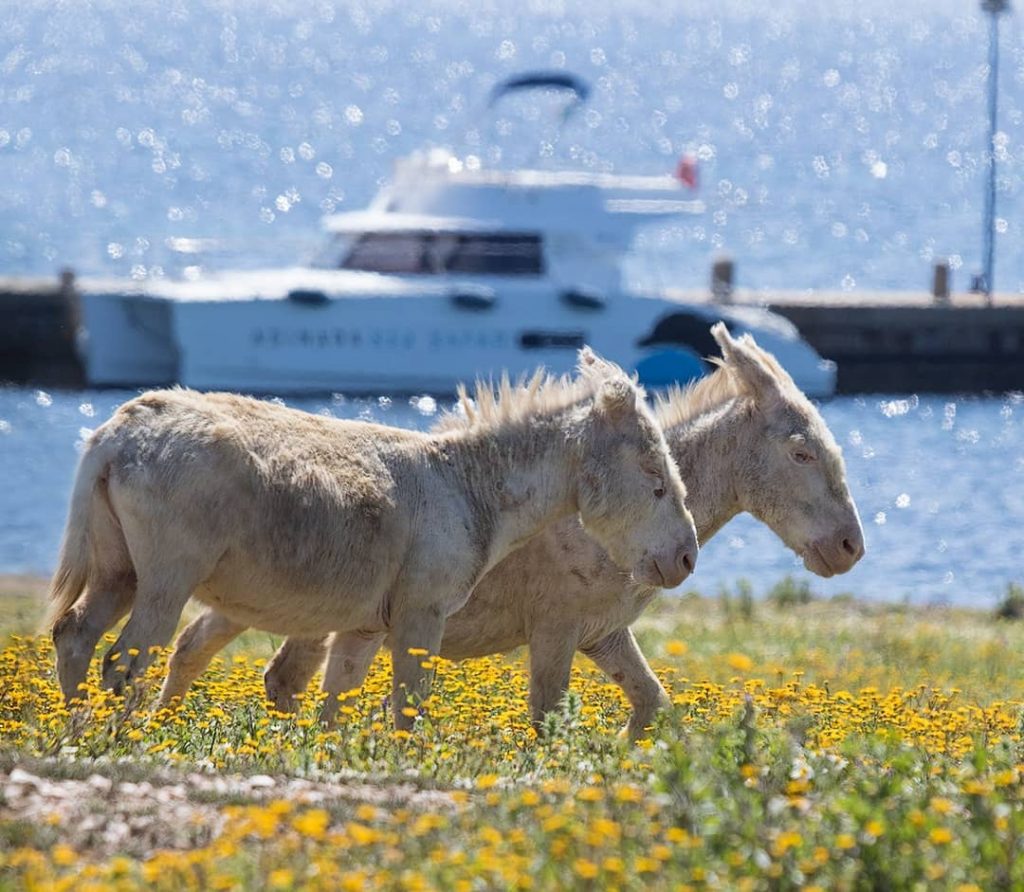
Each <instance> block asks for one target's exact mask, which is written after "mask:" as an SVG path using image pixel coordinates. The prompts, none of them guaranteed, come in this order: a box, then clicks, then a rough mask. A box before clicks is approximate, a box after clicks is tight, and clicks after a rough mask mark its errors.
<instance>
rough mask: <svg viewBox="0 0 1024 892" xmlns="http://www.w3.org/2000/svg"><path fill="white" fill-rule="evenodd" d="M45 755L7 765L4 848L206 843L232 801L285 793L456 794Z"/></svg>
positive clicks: (448, 802) (319, 799)
mask: <svg viewBox="0 0 1024 892" xmlns="http://www.w3.org/2000/svg"><path fill="white" fill-rule="evenodd" d="M69 768H70V766H69V764H68V763H67V762H56V761H47V760H38V761H28V762H22V763H21V764H7V765H3V766H2V767H0V827H4V834H3V837H4V838H0V846H2V845H5V844H6V845H9V846H12V847H13V846H21V845H32V846H36V847H47V846H49V845H52V844H54V843H56V842H58V841H59V842H61V843H62V844H65V845H69V846H71V847H72V848H74V849H75V850H76V851H77V852H79V853H83V854H88V855H90V856H92V857H96V858H104V857H110V856H111V855H114V854H120V855H129V856H135V857H144V856H147V855H149V854H151V853H152V852H153V851H154V850H157V849H176V850H185V849H192V848H198V847H201V846H204V845H207V844H208V843H209V842H210V841H211V840H212V839H213V838H214V837H215V836H216V835H217V834H218V833H219V832H220V830H221V828H222V826H223V824H224V821H225V820H226V818H225V813H224V806H225V805H257V804H261V803H266V802H270V801H272V800H275V799H285V800H288V801H289V802H291V803H294V804H296V805H306V806H316V807H319V808H324V809H326V810H327V811H329V812H331V813H334V814H339V815H344V814H345V813H347V812H351V811H352V809H353V808H355V807H356V806H358V805H361V804H364V803H366V804H370V805H375V806H380V807H384V808H387V809H389V810H393V809H395V808H407V809H412V810H424V811H432V812H436V811H438V810H445V809H448V808H451V807H453V805H454V803H453V800H452V798H451V796H450V795H449V794H448V793H445V792H442V791H439V790H429V789H421V788H418V787H416V786H414V785H413V784H411V783H401V782H395V781H394V780H391V779H384V780H383V781H381V782H370V781H367V780H366V779H365V778H364V779H361V780H354V779H353V780H338V779H333V780H308V779H304V778H279V777H270V776H268V775H265V774H253V775H248V776H243V775H224V774H204V773H201V772H195V771H193V772H188V773H174V772H171V771H169V770H154V769H152V768H150V769H148V770H145V771H143V770H140V769H138V768H136V767H133V766H130V765H125V764H116V763H114V764H110V765H107V766H97V765H96V764H92V765H88V766H86V765H83V766H81V769H82V770H81V773H80V774H79V775H77V776H69V774H68V772H69Z"/></svg>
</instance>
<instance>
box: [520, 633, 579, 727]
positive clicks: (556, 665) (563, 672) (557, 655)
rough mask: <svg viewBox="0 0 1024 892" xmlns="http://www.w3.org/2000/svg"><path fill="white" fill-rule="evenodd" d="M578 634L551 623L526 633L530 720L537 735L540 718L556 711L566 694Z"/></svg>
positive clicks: (542, 720) (540, 724)
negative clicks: (528, 647)
mask: <svg viewBox="0 0 1024 892" xmlns="http://www.w3.org/2000/svg"><path fill="white" fill-rule="evenodd" d="M578 644H579V630H577V629H575V628H573V627H569V628H566V627H565V626H559V625H557V624H555V623H553V624H552V625H550V626H546V627H544V628H535V629H533V630H532V632H531V633H530V640H529V645H530V719H531V720H532V722H533V727H534V728H535V729H536V730H537V732H538V733H540V731H541V729H542V728H543V722H544V717H545V716H546V715H547V714H548V713H549V712H552V711H554V710H555V709H557V708H558V705H559V704H560V703H561V702H562V699H563V698H564V697H565V692H566V691H568V690H569V676H570V674H571V673H572V658H573V655H574V654H575V653H576V647H577V645H578Z"/></svg>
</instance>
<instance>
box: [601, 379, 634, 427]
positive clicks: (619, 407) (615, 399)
mask: <svg viewBox="0 0 1024 892" xmlns="http://www.w3.org/2000/svg"><path fill="white" fill-rule="evenodd" d="M636 401H637V391H636V388H635V387H634V386H633V385H632V384H630V382H629V380H628V379H627V378H625V377H623V376H616V377H614V378H609V379H607V380H606V381H604V382H603V383H602V384H601V387H600V388H599V389H598V391H597V406H598V408H599V409H600V410H601V411H602V412H603V413H604V414H605V415H607V416H608V417H609V418H611V419H613V420H617V419H620V418H626V417H628V416H629V415H632V414H635V413H636Z"/></svg>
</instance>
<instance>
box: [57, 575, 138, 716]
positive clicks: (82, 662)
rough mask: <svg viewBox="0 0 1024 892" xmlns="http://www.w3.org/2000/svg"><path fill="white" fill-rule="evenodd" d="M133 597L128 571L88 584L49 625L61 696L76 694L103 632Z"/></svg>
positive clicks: (65, 697)
mask: <svg viewBox="0 0 1024 892" xmlns="http://www.w3.org/2000/svg"><path fill="white" fill-rule="evenodd" d="M134 598H135V577H134V574H132V573H131V572H127V573H123V574H119V575H118V576H117V577H115V578H114V579H110V580H104V581H102V582H100V583H99V584H97V585H92V584H90V586H89V589H88V591H87V592H86V594H85V596H84V597H83V598H82V599H81V600H80V601H79V602H78V603H77V604H76V605H75V606H74V607H73V608H72V609H71V610H69V611H68V612H67V613H65V614H64V616H62V617H61V618H60V619H59V620H58V621H57V623H56V625H55V626H54V627H53V644H54V648H55V650H56V652H57V678H58V679H59V681H60V689H61V691H62V692H63V693H64V699H65V701H67V702H69V703H70V702H71V700H72V699H74V698H75V697H78V696H79V686H80V685H82V684H84V683H85V677H86V675H87V673H88V671H89V663H90V662H91V661H92V657H93V654H94V653H95V652H96V645H97V644H98V643H99V640H100V638H101V637H103V633H104V632H106V631H107V630H108V629H112V628H113V627H114V626H115V625H117V623H118V621H119V620H120V619H121V618H122V617H123V616H124V615H125V614H126V613H127V612H128V611H129V610H130V609H131V606H132V601H133V600H134Z"/></svg>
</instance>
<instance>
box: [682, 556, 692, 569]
mask: <svg viewBox="0 0 1024 892" xmlns="http://www.w3.org/2000/svg"><path fill="white" fill-rule="evenodd" d="M682 565H683V567H684V568H685V569H686V572H687V573H692V572H693V556H692V555H691V554H690V552H688V551H686V552H683V557H682Z"/></svg>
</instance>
